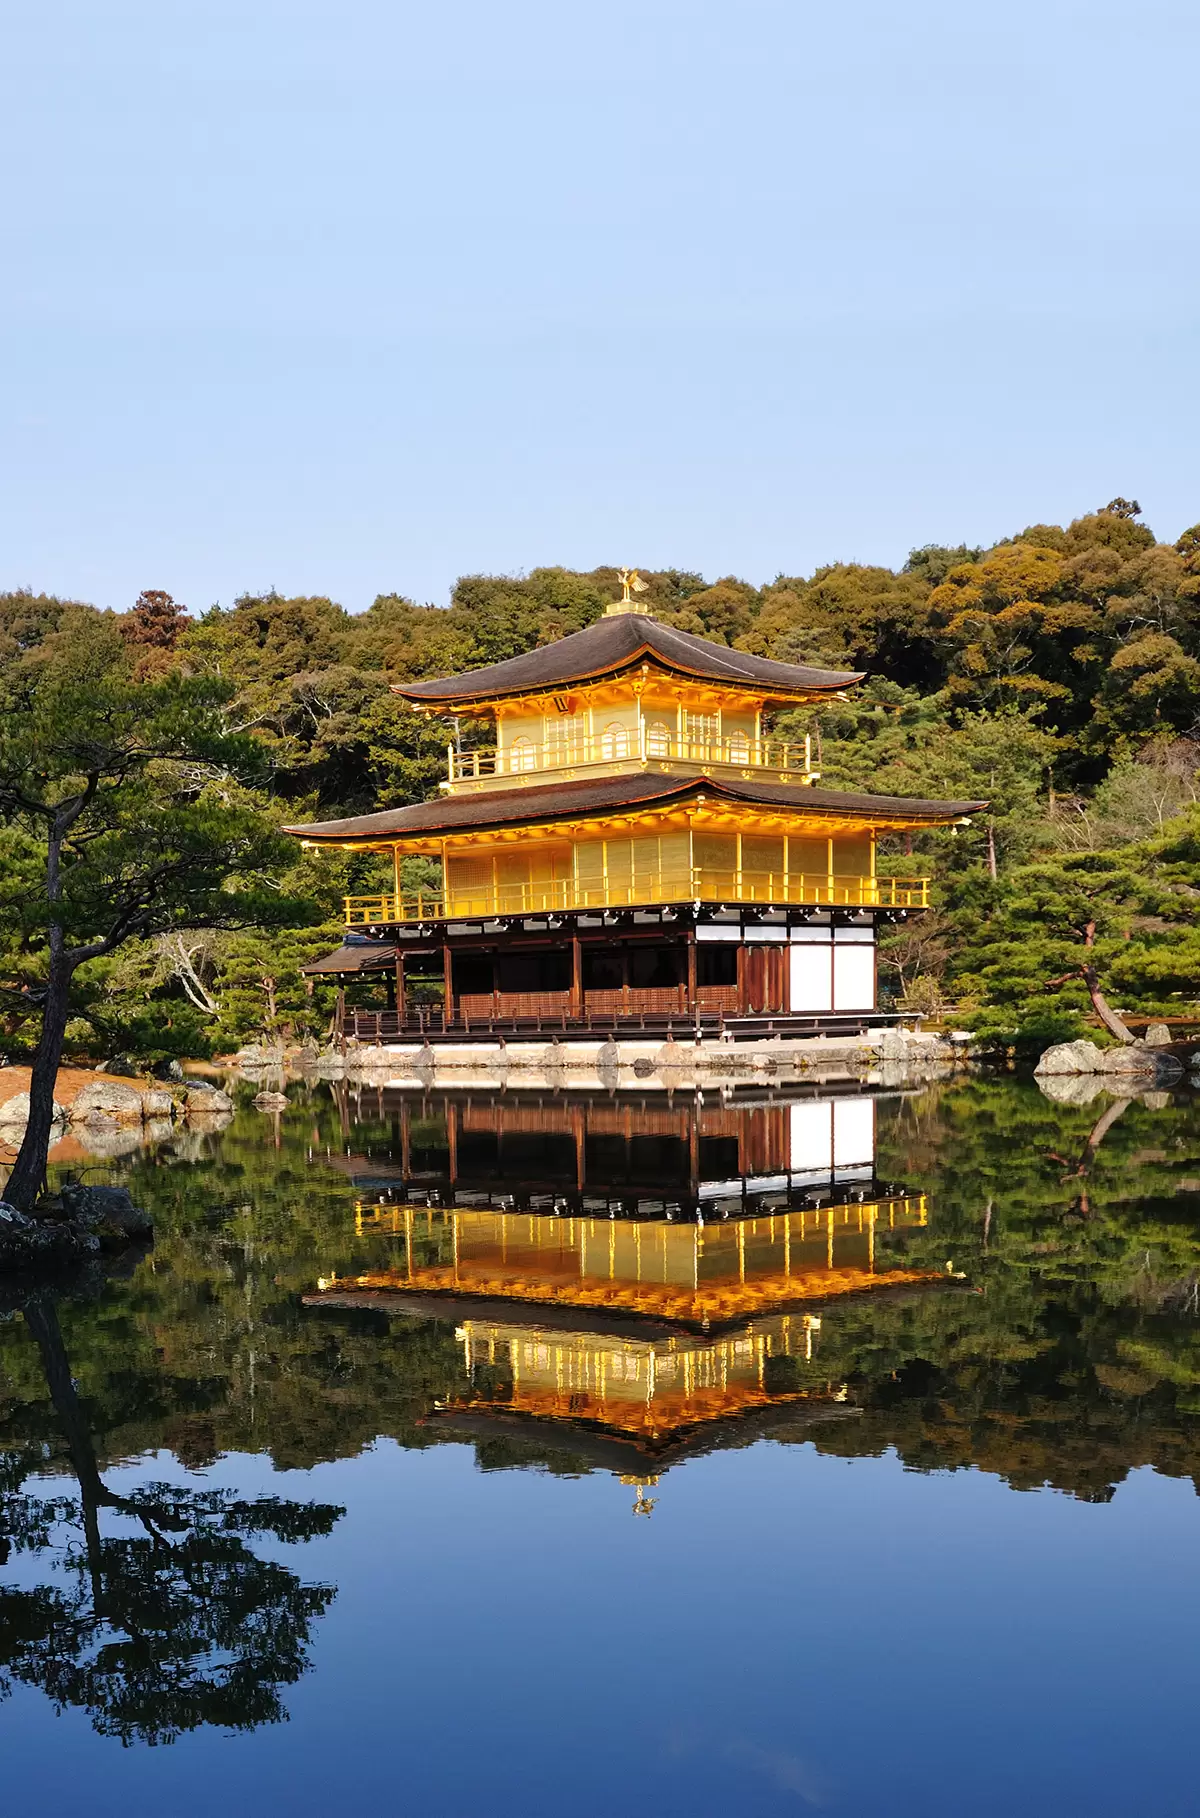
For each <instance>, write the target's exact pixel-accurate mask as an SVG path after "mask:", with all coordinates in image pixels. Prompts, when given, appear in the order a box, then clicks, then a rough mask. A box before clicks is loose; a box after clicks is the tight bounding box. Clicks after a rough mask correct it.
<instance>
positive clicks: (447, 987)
mask: <svg viewBox="0 0 1200 1818" xmlns="http://www.w3.org/2000/svg"><path fill="white" fill-rule="evenodd" d="M442 992H443V997H442V1018H443V1026H444V1027H446V1028H448V1027H449V1025H450V1017H451V1015H452V1013H453V1010H454V970H453V966H452V963H451V959H450V943H449V941H443V942H442Z"/></svg>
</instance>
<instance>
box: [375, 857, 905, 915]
mask: <svg viewBox="0 0 1200 1818" xmlns="http://www.w3.org/2000/svg"><path fill="white" fill-rule="evenodd" d="M689 902H696V903H729V904H739V903H762V904H770V905H772V906H774V907H779V908H781V907H786V906H788V905H793V904H795V905H802V904H805V905H813V906H815V907H819V908H826V907H827V908H838V909H925V908H928V906H929V879H928V878H924V877H836V876H834V877H823V876H815V875H804V876H802V875H800V874H799V873H797V872H794V871H792V872H780V871H716V870H709V869H693V870H686V869H681V870H679V871H671V872H665V871H664V872H654V873H647V874H646V875H645V876H640V875H639V876H636V877H632V878H630V877H625V878H613V877H609V878H607V879H604V880H603V881H601V880H597V881H596V882H594V883H589V882H585V881H584V880H582V879H572V878H563V879H559V880H556V881H554V882H550V881H546V882H543V883H531V884H500V885H490V886H480V887H478V888H471V889H463V890H452V891H451V892H450V893H449V896H448V897H447V896H446V895H444V894H442V893H441V892H436V891H422V890H418V891H414V892H412V894H411V895H405V896H394V895H390V894H387V895H382V896H348V897H346V899H345V905H346V922H347V925H348V926H349V927H352V928H369V927H380V926H386V925H389V924H391V923H395V922H441V921H448V920H460V919H464V918H468V917H476V916H503V915H536V914H539V913H544V912H546V911H553V910H556V909H597V910H599V909H626V908H639V909H648V908H653V907H655V906H656V905H659V904H663V903H689Z"/></svg>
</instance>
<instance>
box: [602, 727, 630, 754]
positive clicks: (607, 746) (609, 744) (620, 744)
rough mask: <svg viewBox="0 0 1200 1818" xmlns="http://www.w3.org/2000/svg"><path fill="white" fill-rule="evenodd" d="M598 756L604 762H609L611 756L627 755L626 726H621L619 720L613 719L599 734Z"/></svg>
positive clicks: (627, 739) (627, 729)
mask: <svg viewBox="0 0 1200 1818" xmlns="http://www.w3.org/2000/svg"><path fill="white" fill-rule="evenodd" d="M600 756H601V757H602V758H603V759H604V761H605V763H606V764H607V763H611V761H612V760H613V758H623V757H628V756H629V728H628V726H622V725H621V723H620V721H619V720H614V721H613V722H612V724H611V726H606V727H605V728H604V731H603V732H602V733H601V734H600Z"/></svg>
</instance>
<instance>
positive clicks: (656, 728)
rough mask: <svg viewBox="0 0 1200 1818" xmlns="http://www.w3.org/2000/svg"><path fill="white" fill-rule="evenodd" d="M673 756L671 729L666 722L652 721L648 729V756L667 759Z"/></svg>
mask: <svg viewBox="0 0 1200 1818" xmlns="http://www.w3.org/2000/svg"><path fill="white" fill-rule="evenodd" d="M670 755H671V728H670V727H669V726H668V725H667V722H666V721H665V720H651V722H650V724H649V725H648V726H647V728H646V756H647V757H652V758H665V757H670Z"/></svg>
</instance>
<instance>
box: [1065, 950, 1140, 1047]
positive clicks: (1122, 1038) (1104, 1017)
mask: <svg viewBox="0 0 1200 1818" xmlns="http://www.w3.org/2000/svg"><path fill="white" fill-rule="evenodd" d="M1079 975H1080V977H1081V978H1082V980H1083V982H1084V984H1085V985H1086V986H1087V992H1088V996H1089V997H1090V998H1091V1000H1092V1009H1093V1010H1094V1011H1095V1012H1096V1015H1097V1016H1098V1017H1099V1018H1100V1021H1101V1022H1102V1023H1103V1024H1104V1027H1105V1028H1106V1029H1107V1030H1108V1032H1109V1034H1110V1035H1115V1036H1116V1038H1117V1040H1118V1041H1119V1042H1124V1043H1125V1045H1126V1047H1130V1046H1132V1044H1133V1043H1134V1041H1136V1039H1137V1038H1136V1036H1135V1035H1134V1033H1133V1031H1132V1030H1131V1029H1127V1028H1126V1027H1125V1024H1124V1023H1123V1022H1122V1021H1121V1018H1120V1017H1119V1016H1118V1015H1117V1013H1116V1011H1115V1010H1114V1009H1113V1007H1112V1005H1111V1004H1110V1003H1109V1002H1108V1000H1107V999H1106V997H1105V995H1104V993H1103V991H1101V989H1100V980H1099V978H1098V977H1097V976H1096V968H1095V967H1094V966H1081V967H1080V969H1079Z"/></svg>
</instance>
